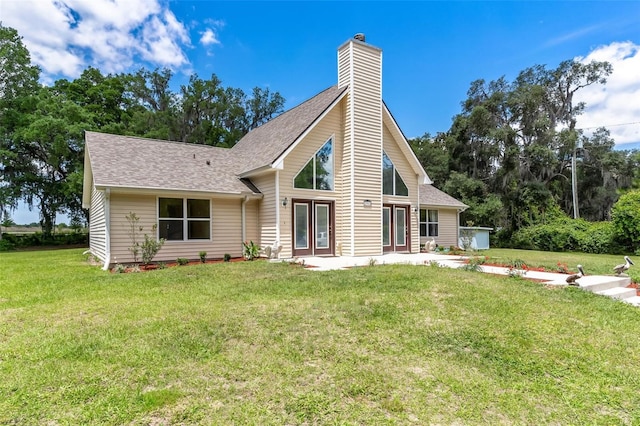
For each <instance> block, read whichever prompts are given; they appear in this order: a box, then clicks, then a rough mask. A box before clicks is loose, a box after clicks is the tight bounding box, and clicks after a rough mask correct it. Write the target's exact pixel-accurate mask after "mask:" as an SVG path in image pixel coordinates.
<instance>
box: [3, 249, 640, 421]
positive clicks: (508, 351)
mask: <svg viewBox="0 0 640 426" xmlns="http://www.w3.org/2000/svg"><path fill="white" fill-rule="evenodd" d="M81 253H82V250H57V251H43V252H18V253H0V424H25V425H34V424H42V425H54V424H73V425H76V424H96V425H98V424H99V425H102V424H129V425H138V424H153V425H163V424H256V425H264V424H274V425H281V424H341V425H342V424H346V425H349V424H351V425H364V424H367V425H368V424H376V425H377V424H465V425H466V424H487V425H495V424H532V425H533V424H536V425H538V424H602V425H612V424H638V423H640V334H639V333H638V332H637V330H636V329H635V326H636V325H637V324H638V319H639V318H640V309H638V308H634V307H632V306H630V305H626V304H624V303H621V302H616V301H614V300H612V299H609V298H606V297H598V296H595V295H593V294H591V293H587V292H584V291H581V290H579V289H575V288H563V289H549V288H546V287H544V286H543V285H540V284H537V283H532V282H528V281H526V280H522V279H514V278H508V277H496V276H491V275H488V274H482V273H478V272H467V271H461V270H450V269H444V268H438V267H434V266H409V265H386V266H385V265H379V266H373V267H361V268H354V269H351V270H348V271H333V272H317V271H310V270H306V269H303V268H301V267H299V266H292V265H287V264H269V263H267V262H264V261H257V262H241V263H227V264H207V265H197V266H187V267H176V268H169V269H164V270H158V271H151V272H145V273H131V274H110V273H107V272H104V271H102V270H100V269H99V268H98V267H95V266H89V265H87V264H86V263H85V261H84V258H83V256H82V254H81ZM532 253H535V252H532ZM551 256H555V257H558V256H561V255H558V254H551ZM509 257H510V258H516V257H517V256H515V255H510V256H509ZM585 263H586V262H585ZM639 267H640V266H639Z"/></svg>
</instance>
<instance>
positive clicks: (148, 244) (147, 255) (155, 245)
mask: <svg viewBox="0 0 640 426" xmlns="http://www.w3.org/2000/svg"><path fill="white" fill-rule="evenodd" d="M163 245H164V238H160V239H159V240H156V239H155V238H151V237H149V236H148V235H147V234H144V242H143V243H142V244H141V245H140V252H141V253H142V263H144V264H145V265H148V264H149V263H151V261H152V260H153V258H154V257H156V254H158V252H159V251H160V249H161V248H162V246H163Z"/></svg>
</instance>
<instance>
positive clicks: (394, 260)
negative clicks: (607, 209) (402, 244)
mask: <svg viewBox="0 0 640 426" xmlns="http://www.w3.org/2000/svg"><path fill="white" fill-rule="evenodd" d="M466 258H467V257H466V256H454V255H443V254H435V253H410V254H400V253H389V254H384V255H381V256H360V257H351V256H336V257H305V258H302V259H300V260H304V264H305V265H306V266H309V267H311V268H310V270H312V271H328V270H334V269H347V268H353V267H356V266H369V265H387V264H405V265H431V264H432V263H437V264H438V265H439V266H441V267H446V268H461V267H462V266H464V264H465V263H464V261H465V259H466ZM280 261H281V260H280ZM289 261H293V259H289ZM480 268H481V270H482V272H485V273H488V274H496V275H509V274H513V273H515V274H518V275H520V276H521V277H523V278H526V279H533V280H536V281H540V282H541V283H543V284H545V285H558V286H566V285H567V282H566V278H567V275H566V274H561V273H556V272H539V271H529V270H510V269H509V268H506V267H498V266H485V265H481V266H480ZM576 283H577V284H578V286H579V287H580V288H581V289H583V290H585V291H591V292H593V293H596V294H600V295H603V296H608V297H612V298H614V299H619V300H622V301H624V302H627V303H630V304H632V305H634V306H640V296H637V295H636V290H635V289H633V288H627V286H628V285H629V284H630V283H631V279H630V278H629V277H628V276H626V275H621V276H614V275H587V276H585V277H582V278H580V279H579V280H577V282H576Z"/></svg>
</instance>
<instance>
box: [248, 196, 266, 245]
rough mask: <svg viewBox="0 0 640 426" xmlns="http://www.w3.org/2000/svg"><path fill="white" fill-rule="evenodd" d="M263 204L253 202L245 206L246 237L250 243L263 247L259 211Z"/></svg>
mask: <svg viewBox="0 0 640 426" xmlns="http://www.w3.org/2000/svg"><path fill="white" fill-rule="evenodd" d="M261 204H262V201H261V200H251V201H249V202H247V204H246V205H245V214H246V220H245V224H246V227H245V236H246V239H247V240H248V241H253V242H254V243H256V244H258V245H261V242H260V227H259V226H258V225H259V223H258V222H259V217H260V213H259V209H260V205H261Z"/></svg>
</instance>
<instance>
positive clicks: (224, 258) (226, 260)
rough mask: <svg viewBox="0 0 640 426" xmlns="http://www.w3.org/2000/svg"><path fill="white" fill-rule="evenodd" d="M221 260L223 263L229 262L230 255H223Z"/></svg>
mask: <svg viewBox="0 0 640 426" xmlns="http://www.w3.org/2000/svg"><path fill="white" fill-rule="evenodd" d="M222 260H224V261H225V262H229V261H230V260H231V255H230V254H229V253H225V254H224V257H223V258H222Z"/></svg>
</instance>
